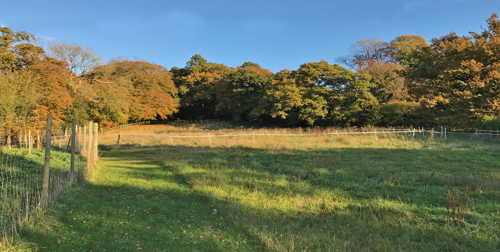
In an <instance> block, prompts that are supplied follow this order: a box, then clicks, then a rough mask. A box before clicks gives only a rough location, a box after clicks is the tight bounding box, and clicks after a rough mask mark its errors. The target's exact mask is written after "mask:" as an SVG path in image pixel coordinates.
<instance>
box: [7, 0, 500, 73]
mask: <svg viewBox="0 0 500 252" xmlns="http://www.w3.org/2000/svg"><path fill="white" fill-rule="evenodd" d="M0 6H1V7H0V26H6V27H8V28H10V29H11V30H14V31H21V30H22V31H28V32H30V33H32V34H34V35H35V36H36V37H37V38H38V39H39V41H41V42H42V43H43V44H45V45H47V44H48V43H49V42H51V41H52V42H60V41H64V42H68V43H78V44H81V45H84V46H90V47H92V48H93V49H94V50H96V51H97V52H99V53H100V54H102V55H103V57H104V60H105V61H108V60H109V59H112V58H117V57H127V58H130V59H134V58H138V59H143V60H147V61H149V62H152V63H156V64H160V65H162V66H164V67H166V68H168V69H170V68H171V67H173V66H177V67H184V66H185V65H186V62H187V61H189V59H190V57H191V56H192V55H194V54H201V55H202V56H203V57H204V58H205V59H207V60H208V61H209V62H215V63H222V64H224V65H226V66H230V67H236V66H238V65H241V64H243V63H244V62H246V61H251V62H255V63H258V64H260V65H261V66H262V67H263V68H266V69H269V70H271V71H273V72H278V71H280V70H282V69H290V70H295V69H297V68H299V66H300V65H301V64H303V63H307V62H316V61H320V60H326V61H328V62H329V63H331V64H333V63H338V62H336V61H335V59H336V58H337V57H339V56H344V55H347V54H348V53H349V47H350V45H351V44H353V43H355V42H356V41H358V40H360V39H366V38H373V37H375V38H379V39H381V40H384V41H387V42H390V41H391V40H393V39H394V38H395V37H396V36H399V35H420V36H422V37H424V38H426V39H427V40H431V39H432V38H438V37H440V36H443V35H446V34H449V33H450V32H455V33H457V34H458V35H467V34H468V32H469V31H475V32H480V31H481V30H482V28H486V27H487V23H486V19H487V18H489V17H490V16H491V14H492V13H500V0H386V1H374V0H351V1H349V0H341V1H340V0H329V1H328V0H324V1H323V0H321V1H319V0H308V1H304V0H287V1H285V0H238V1H235V0H212V1H207V0H204V1H190V0H184V1H168V0H162V1H148V0H142V1H139V0H134V1H130V0H119V1H116V0H99V1H94V0H87V1H74V0H43V1H41V0H31V1H26V0H0Z"/></svg>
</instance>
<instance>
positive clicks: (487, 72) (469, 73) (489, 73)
mask: <svg viewBox="0 0 500 252" xmlns="http://www.w3.org/2000/svg"><path fill="white" fill-rule="evenodd" d="M497 19H498V16H497V15H496V14H493V15H492V16H491V17H490V18H489V19H488V20H487V22H488V28H487V29H485V30H484V31H483V32H482V33H475V32H471V33H470V35H469V36H458V35H456V34H455V33H450V34H448V35H445V36H442V37H440V38H436V39H432V43H431V44H430V46H428V47H424V48H422V49H421V50H420V51H417V52H416V53H415V54H414V59H415V64H414V65H413V66H411V67H410V68H408V70H407V71H406V77H407V80H408V84H409V91H410V95H411V96H413V97H414V99H418V101H420V103H421V104H422V105H423V106H425V107H427V108H428V109H429V110H431V111H432V112H433V113H434V117H435V118H436V119H435V120H434V122H433V123H439V124H450V125H462V126H464V125H469V126H470V125H472V124H473V123H474V121H477V120H478V119H481V118H483V117H485V116H492V115H493V116H494V115H498V114H499V113H500V95H499V94H500V88H499V85H498V83H499V81H500V74H499V73H500V63H499V58H498V55H500V22H499V21H498V20H497Z"/></svg>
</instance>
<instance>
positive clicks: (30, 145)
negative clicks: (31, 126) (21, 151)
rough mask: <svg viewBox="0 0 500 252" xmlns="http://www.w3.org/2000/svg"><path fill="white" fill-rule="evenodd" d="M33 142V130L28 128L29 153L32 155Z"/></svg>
mask: <svg viewBox="0 0 500 252" xmlns="http://www.w3.org/2000/svg"><path fill="white" fill-rule="evenodd" d="M0 141H1V140H0ZM32 143H33V142H32V141H31V130H28V155H31V148H33V145H32ZM0 146H1V144H0Z"/></svg>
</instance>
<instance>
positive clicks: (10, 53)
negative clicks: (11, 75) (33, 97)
mask: <svg viewBox="0 0 500 252" xmlns="http://www.w3.org/2000/svg"><path fill="white" fill-rule="evenodd" d="M34 40H35V37H34V36H33V34H31V33H29V32H26V31H17V32H14V31H12V30H11V29H9V28H7V27H0V73H1V72H3V71H5V70H11V71H12V70H16V69H22V68H24V67H26V66H29V65H33V64H36V63H37V62H38V61H39V60H40V59H41V58H42V57H43V56H44V53H45V52H44V50H43V49H42V48H41V47H38V46H35V45H33V44H32V43H31V42H32V41H34Z"/></svg>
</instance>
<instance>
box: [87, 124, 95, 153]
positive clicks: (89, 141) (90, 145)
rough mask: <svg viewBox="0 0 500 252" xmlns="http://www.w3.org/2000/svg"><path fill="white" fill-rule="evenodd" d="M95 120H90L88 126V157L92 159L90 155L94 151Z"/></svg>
mask: <svg viewBox="0 0 500 252" xmlns="http://www.w3.org/2000/svg"><path fill="white" fill-rule="evenodd" d="M93 124H94V122H93V121H90V122H89V127H88V132H89V134H88V141H87V159H88V160H90V159H91V157H90V153H91V152H92V138H93V137H92V126H93Z"/></svg>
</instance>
